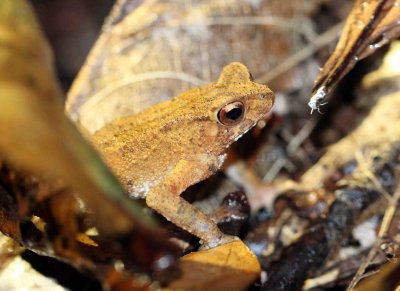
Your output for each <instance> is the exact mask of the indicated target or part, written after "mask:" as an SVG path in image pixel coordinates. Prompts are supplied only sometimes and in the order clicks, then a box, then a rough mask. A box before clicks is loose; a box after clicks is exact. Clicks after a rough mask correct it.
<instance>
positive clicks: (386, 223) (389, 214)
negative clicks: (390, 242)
mask: <svg viewBox="0 0 400 291" xmlns="http://www.w3.org/2000/svg"><path fill="white" fill-rule="evenodd" d="M399 200H400V186H399V187H398V188H397V189H396V192H395V193H394V195H393V199H392V200H391V201H390V204H389V208H388V209H387V210H386V212H385V215H384V216H383V220H382V224H381V227H380V229H379V233H378V238H377V240H376V242H375V244H374V246H373V247H372V249H371V251H370V252H369V253H368V256H367V258H366V259H365V260H364V262H363V263H362V264H361V266H360V268H359V269H358V270H357V273H356V274H355V276H354V277H353V280H351V282H350V285H349V287H348V288H347V289H346V290H347V291H351V290H354V288H355V286H356V285H357V284H358V282H359V281H360V280H361V279H362V278H363V274H364V273H365V270H366V269H367V267H368V266H369V265H370V263H371V261H372V260H373V259H374V257H375V255H376V253H377V251H378V249H379V247H380V245H381V244H382V242H383V238H384V236H385V235H386V233H387V231H388V229H389V227H390V224H391V223H392V221H393V217H394V215H395V213H396V209H397V204H398V202H399Z"/></svg>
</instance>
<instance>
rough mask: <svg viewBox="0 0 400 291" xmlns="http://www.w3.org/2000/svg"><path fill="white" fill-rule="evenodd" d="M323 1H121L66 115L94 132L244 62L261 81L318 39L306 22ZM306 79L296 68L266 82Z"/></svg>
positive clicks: (70, 95)
mask: <svg viewBox="0 0 400 291" xmlns="http://www.w3.org/2000/svg"><path fill="white" fill-rule="evenodd" d="M317 3H318V1H307V3H306V4H305V2H304V1H302V0H292V1H288V2H287V5H282V3H281V1H280V0H270V1H240V0H233V1H215V0H212V1H211V0H207V1H199V0H196V1H189V2H188V1H184V0H178V1H160V0H145V1H133V0H120V1H117V3H116V5H115V7H114V9H113V11H112V13H111V15H110V16H109V18H108V21H107V23H106V24H105V26H104V28H103V31H102V34H101V36H100V38H99V39H98V41H97V43H96V44H95V46H94V48H93V49H92V51H91V53H90V55H89V57H88V59H87V61H86V64H85V65H84V67H83V68H82V70H81V71H80V73H79V75H78V77H77V79H76V80H75V81H74V84H73V86H72V88H71V90H70V92H69V93H68V100H67V106H66V111H67V113H68V114H69V115H70V116H71V117H72V119H73V120H74V121H76V122H79V123H81V125H83V127H84V128H85V129H87V130H89V131H90V132H94V131H96V130H98V129H99V128H101V127H103V126H104V124H106V123H108V122H110V121H111V120H113V119H116V118H118V117H121V116H127V115H132V114H135V113H138V112H140V111H142V110H143V109H144V108H146V107H149V106H151V105H153V104H156V103H159V102H161V101H165V100H166V99H168V98H170V97H172V96H174V95H177V94H178V93H180V92H182V91H185V90H187V89H188V88H190V87H194V86H198V85H201V84H203V83H206V82H210V81H214V80H216V78H217V77H218V74H219V73H220V71H221V68H223V67H224V66H225V65H226V64H228V63H230V62H232V61H240V62H242V63H244V64H245V65H246V66H247V67H248V68H249V69H250V71H251V73H252V75H253V77H254V78H255V80H257V78H258V77H260V76H262V75H264V74H265V73H266V72H271V71H272V70H273V69H274V68H275V67H276V66H277V65H279V64H280V63H281V62H283V61H284V60H285V59H286V58H287V57H288V56H289V55H291V54H294V53H295V52H297V51H298V49H299V47H302V46H304V45H305V43H304V42H301V39H304V38H308V39H311V38H312V36H313V33H312V23H311V21H310V22H308V21H305V20H306V19H309V18H308V17H309V14H310V13H312V11H314V9H315V7H316V6H317ZM315 73H316V71H315ZM293 79H296V82H294V81H293ZM301 82H302V81H301V80H300V78H299V76H298V75H295V76H294V73H293V72H291V71H290V72H287V73H286V74H285V75H283V76H280V78H277V80H275V83H274V84H268V85H269V86H270V87H271V88H272V89H276V87H278V86H280V85H282V84H284V86H286V87H289V88H292V87H293V86H301ZM282 86H283V85H282Z"/></svg>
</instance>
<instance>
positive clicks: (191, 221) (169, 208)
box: [92, 63, 274, 246]
mask: <svg viewBox="0 0 400 291" xmlns="http://www.w3.org/2000/svg"><path fill="white" fill-rule="evenodd" d="M234 101H241V102H242V103H243V104H244V108H245V110H244V118H243V119H242V120H241V121H240V122H239V123H238V124H236V125H231V126H229V125H224V124H222V123H221V122H220V121H219V119H218V112H219V110H220V109H221V108H223V107H224V106H225V105H227V104H229V103H231V102H234ZM273 101H274V95H273V93H272V91H271V90H270V89H269V88H268V87H267V86H265V85H262V84H257V83H254V82H252V81H251V76H250V73H249V71H248V70H247V68H246V67H245V66H244V65H242V64H241V63H231V64H229V65H227V66H226V67H225V68H224V69H223V71H222V73H221V75H220V77H219V79H218V81H217V82H213V83H210V84H207V85H204V86H202V87H200V88H194V89H191V90H189V91H187V92H184V93H182V94H180V95H177V96H176V97H174V98H172V99H171V100H168V101H166V102H163V103H161V104H158V105H156V106H153V107H151V108H149V109H147V110H145V111H143V112H141V113H139V114H137V115H134V116H130V117H125V118H121V119H118V120H115V121H113V122H112V123H110V124H108V125H106V126H105V127H103V128H102V129H100V130H99V131H97V132H96V133H95V134H94V135H93V137H92V140H93V143H94V145H95V146H96V148H97V149H98V151H99V152H100V153H101V154H102V156H103V157H104V159H105V160H106V162H107V164H108V165H109V166H110V167H111V169H112V170H113V171H114V172H115V174H116V175H117V177H118V178H119V179H120V181H121V182H122V183H123V185H124V187H125V189H126V190H127V192H128V193H129V194H130V195H131V196H134V197H146V203H147V205H148V206H149V207H151V208H153V209H155V210H156V211H157V212H159V213H160V214H162V215H163V216H164V217H166V218H167V219H168V220H170V221H172V222H173V223H175V224H176V225H178V226H179V227H181V228H183V229H185V230H187V231H189V232H190V233H192V234H194V235H196V236H198V237H200V238H201V239H202V240H203V242H204V243H206V244H207V245H208V246H215V245H218V244H221V243H224V242H227V241H230V240H232V238H231V237H228V236H226V235H224V234H223V233H221V232H220V230H219V229H218V227H217V226H216V225H215V224H214V222H213V221H212V220H211V219H210V218H209V217H208V216H206V215H205V214H203V213H202V212H200V211H199V210H197V209H196V208H195V207H193V206H192V205H191V204H189V203H188V202H186V201H185V200H184V199H182V198H181V197H180V194H181V193H182V192H183V191H184V190H185V189H186V188H188V187H189V186H190V185H193V184H195V183H197V182H199V181H201V180H204V179H206V178H207V177H209V176H211V175H213V174H214V173H215V172H216V171H217V170H218V169H219V168H220V166H221V164H222V162H223V157H224V156H223V155H224V153H225V152H226V149H227V147H228V146H229V145H230V144H232V143H233V142H234V141H235V139H237V138H239V137H240V136H241V135H242V134H243V133H245V132H246V131H247V130H249V129H250V128H252V127H253V126H254V125H255V124H256V122H257V121H258V120H259V119H261V118H262V117H264V116H265V115H266V114H267V113H268V112H269V111H270V109H271V107H272V105H273Z"/></svg>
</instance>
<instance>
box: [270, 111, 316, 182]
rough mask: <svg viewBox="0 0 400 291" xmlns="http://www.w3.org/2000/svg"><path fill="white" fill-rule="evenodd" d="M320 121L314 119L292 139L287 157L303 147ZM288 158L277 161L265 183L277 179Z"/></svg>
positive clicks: (287, 147)
mask: <svg viewBox="0 0 400 291" xmlns="http://www.w3.org/2000/svg"><path fill="white" fill-rule="evenodd" d="M317 121H318V119H316V118H312V119H310V120H308V121H307V123H306V124H305V125H304V126H303V127H302V129H301V130H300V131H299V132H298V133H297V134H296V135H295V136H294V137H293V138H292V140H291V141H290V142H289V144H288V145H287V146H286V152H287V155H288V156H290V155H291V154H293V153H294V152H295V151H297V149H298V148H299V147H300V146H301V145H302V143H303V142H304V140H305V139H306V138H308V136H309V135H310V133H311V132H312V131H313V129H314V127H315V126H316V125H317ZM286 161H287V158H279V159H278V160H276V161H275V162H274V163H273V165H272V166H271V168H270V169H269V171H268V172H267V173H266V174H265V175H264V177H263V181H264V182H270V181H272V180H274V179H275V177H276V175H277V174H278V173H279V171H280V170H281V169H282V168H283V167H284V166H285V164H286Z"/></svg>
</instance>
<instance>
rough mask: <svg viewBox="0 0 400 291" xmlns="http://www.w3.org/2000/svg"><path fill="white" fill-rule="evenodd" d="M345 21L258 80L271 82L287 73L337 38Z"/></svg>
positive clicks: (257, 79)
mask: <svg viewBox="0 0 400 291" xmlns="http://www.w3.org/2000/svg"><path fill="white" fill-rule="evenodd" d="M343 24H344V22H340V23H338V24H336V25H335V26H333V27H332V28H330V29H328V30H327V31H326V32H324V33H323V34H321V35H320V36H318V37H316V38H315V41H314V42H312V43H310V44H308V45H307V46H306V47H304V48H303V49H301V50H300V51H299V52H297V53H295V54H293V55H292V56H290V57H289V58H288V59H287V60H286V61H284V62H283V63H281V64H280V65H279V66H277V67H276V68H275V69H273V70H271V71H269V72H267V73H265V74H264V75H261V76H260V77H258V78H256V81H257V82H260V83H265V84H267V83H269V82H271V81H272V80H274V79H276V78H277V77H279V76H280V75H282V74H283V73H286V72H287V71H289V70H290V69H292V68H293V67H295V66H296V65H298V64H299V63H300V62H302V61H304V60H305V59H307V58H309V57H310V56H312V55H313V54H314V53H315V52H317V51H318V50H320V49H321V48H323V47H324V46H327V45H328V44H330V43H331V42H332V41H333V40H334V39H335V38H337V36H338V34H339V32H340V30H341V29H342V27H343Z"/></svg>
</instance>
